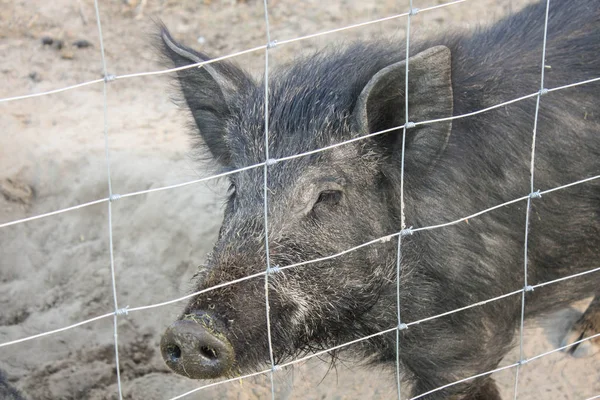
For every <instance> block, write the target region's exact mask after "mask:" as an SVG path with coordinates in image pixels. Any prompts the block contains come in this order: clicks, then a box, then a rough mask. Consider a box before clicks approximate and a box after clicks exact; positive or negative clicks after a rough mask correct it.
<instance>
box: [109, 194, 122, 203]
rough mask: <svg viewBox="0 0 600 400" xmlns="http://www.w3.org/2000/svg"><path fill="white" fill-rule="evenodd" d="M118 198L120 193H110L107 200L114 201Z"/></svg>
mask: <svg viewBox="0 0 600 400" xmlns="http://www.w3.org/2000/svg"><path fill="white" fill-rule="evenodd" d="M120 198H121V195H120V194H117V193H114V194H111V195H110V197H109V198H108V200H109V201H116V200H119V199H120Z"/></svg>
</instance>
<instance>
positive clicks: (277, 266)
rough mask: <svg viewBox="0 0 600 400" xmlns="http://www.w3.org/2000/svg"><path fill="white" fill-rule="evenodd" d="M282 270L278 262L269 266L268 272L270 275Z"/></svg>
mask: <svg viewBox="0 0 600 400" xmlns="http://www.w3.org/2000/svg"><path fill="white" fill-rule="evenodd" d="M279 272H281V267H280V266H279V265H278V264H275V265H274V266H272V267H271V266H269V268H267V274H269V275H273V274H277V273H279Z"/></svg>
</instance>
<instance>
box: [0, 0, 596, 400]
mask: <svg viewBox="0 0 600 400" xmlns="http://www.w3.org/2000/svg"><path fill="white" fill-rule="evenodd" d="M466 1H468V0H458V1H449V2H446V3H443V4H439V5H436V6H431V7H427V8H422V9H417V8H414V7H413V2H412V0H407V1H406V3H407V4H406V5H405V6H406V8H407V11H406V12H404V13H401V14H397V15H392V16H389V17H385V18H379V19H376V20H372V21H367V22H364V23H358V24H353V25H348V26H343V27H339V28H336V29H332V30H328V31H323V32H319V33H315V34H309V35H305V36H299V37H295V38H291V39H287V40H280V41H275V40H272V38H271V34H270V29H269V5H268V2H267V0H264V17H265V27H266V44H265V45H262V46H258V47H254V48H250V49H246V50H242V51H239V52H235V53H231V54H227V55H224V56H220V57H217V58H213V59H211V60H209V61H204V62H199V63H196V64H190V65H187V66H184V67H178V68H170V69H164V70H160V71H152V72H140V73H131V74H124V75H112V74H110V73H109V72H108V71H109V70H110V68H109V66H107V62H106V57H105V50H104V41H103V35H102V28H101V26H102V25H101V18H100V10H99V3H98V0H95V1H94V6H95V14H96V23H97V27H98V37H99V42H100V53H101V59H102V69H103V75H104V77H103V78H101V79H95V80H91V81H87V82H82V83H79V84H76V85H72V86H68V87H63V88H58V89H54V90H50V91H45V92H40V93H34V94H25V95H17V96H12V97H5V98H0V103H5V102H11V101H19V100H24V99H28V98H32V97H38V96H50V95H53V94H55V93H61V92H65V91H69V90H76V89H78V88H81V87H84V86H88V85H95V84H102V85H103V99H104V100H103V103H104V108H103V118H104V127H103V131H104V144H105V158H106V171H107V178H108V181H107V183H108V185H107V186H108V195H107V197H105V198H101V199H97V200H94V201H90V202H86V203H81V204H78V205H75V206H71V207H66V208H62V209H58V210H54V211H49V212H46V213H42V214H38V215H34V216H30V217H27V218H22V219H17V220H12V221H7V222H3V223H1V224H0V228H7V227H9V226H13V225H18V224H23V223H27V222H29V221H33V220H37V219H41V218H46V217H50V216H54V215H58V214H62V213H67V212H70V211H74V210H78V209H81V208H85V207H89V206H93V205H98V204H104V203H106V206H107V209H108V227H109V232H108V237H109V254H110V270H111V284H112V294H113V303H114V310H112V311H111V312H106V313H105V314H102V315H98V316H96V317H93V318H90V319H87V320H84V321H80V322H77V323H75V324H72V325H69V326H64V327H61V328H59V329H54V330H50V331H45V332H41V333H39V334H34V335H30V336H27V337H23V338H19V339H16V340H11V341H7V342H4V343H0V348H2V347H6V346H11V345H16V344H18V343H22V342H26V341H30V340H34V339H37V338H40V337H43V336H48V335H53V334H56V333H59V332H63V331H66V330H70V329H73V328H76V327H79V326H82V325H85V324H89V323H92V322H94V321H98V320H101V319H107V318H112V319H113V325H114V352H115V360H116V365H117V367H116V376H117V387H118V396H119V399H122V398H123V390H122V386H121V375H120V367H119V365H120V360H119V345H118V329H117V326H118V324H117V322H118V318H122V317H124V316H127V315H128V314H129V313H133V312H137V311H142V310H148V309H153V308H158V307H163V306H166V305H170V304H174V303H179V302H182V301H184V300H186V299H190V298H193V297H195V296H198V295H201V294H204V293H208V292H211V291H214V290H216V289H220V288H224V287H227V286H231V285H234V284H237V283H240V282H243V281H247V280H252V279H263V280H264V295H265V307H266V317H267V320H266V327H267V340H268V345H269V358H270V368H268V369H264V370H261V371H258V372H254V373H251V374H247V375H244V376H241V377H235V378H231V379H225V380H222V381H219V382H214V383H210V384H207V385H204V386H200V387H198V388H196V389H193V390H191V391H189V392H186V393H182V394H181V395H178V396H176V397H173V399H179V398H183V397H186V396H188V395H190V394H192V393H196V392H198V391H201V390H204V389H207V388H209V387H212V386H216V385H221V384H224V383H226V382H231V381H236V380H240V379H246V378H250V377H252V376H257V375H264V374H268V375H269V377H270V385H271V397H272V398H273V399H275V381H274V379H273V376H274V375H275V374H277V372H278V371H279V370H280V369H281V368H284V367H287V366H291V365H294V364H298V363H302V362H305V361H307V360H309V359H311V358H315V357H319V356H321V355H323V354H325V353H328V352H331V351H335V350H339V349H343V348H346V347H348V346H351V345H353V344H356V343H360V342H363V341H367V340H369V339H373V338H375V337H377V336H381V335H385V334H390V333H393V332H395V333H396V382H397V388H396V389H397V397H398V399H400V398H401V381H402V379H401V368H400V350H399V347H400V340H401V338H400V332H401V331H402V330H404V329H408V328H410V327H412V326H415V325H419V324H421V323H424V322H427V321H431V320H434V319H437V318H441V317H445V316H448V315H452V314H455V313H460V312H462V311H465V310H469V309H472V308H475V307H480V306H483V305H485V304H488V303H492V302H495V301H498V300H502V299H506V298H509V297H513V296H520V297H521V316H520V326H519V335H518V337H519V360H518V361H517V362H514V363H512V364H509V365H506V366H503V367H500V368H497V369H494V370H491V371H485V372H482V373H479V374H476V375H473V376H469V377H467V378H464V379H460V380H456V381H455V382H451V383H448V384H447V385H444V386H440V387H437V388H435V389H433V390H430V391H427V392H424V393H421V394H419V395H417V396H415V397H412V398H411V399H417V398H422V397H425V396H428V395H430V394H432V393H435V392H438V391H441V390H444V389H446V388H448V387H451V386H454V385H457V384H460V383H463V382H466V381H470V380H473V379H476V378H479V377H483V376H487V375H490V374H492V373H494V372H499V371H503V370H509V369H514V371H515V379H514V395H513V398H514V399H517V398H518V389H519V371H520V368H521V367H522V365H524V364H526V363H530V362H533V361H535V360H537V359H539V358H542V357H545V356H547V355H550V354H554V353H556V352H558V351H561V350H565V349H567V348H569V347H571V346H576V345H577V344H579V343H582V342H585V341H588V340H592V339H594V338H597V337H599V336H600V333H597V334H594V335H592V336H589V337H586V338H581V339H580V340H578V341H576V342H573V343H570V344H568V345H565V346H561V347H559V348H557V349H553V350H551V351H547V352H544V353H540V354H536V355H533V356H529V357H527V356H526V355H525V354H524V351H523V331H524V320H525V307H526V303H525V298H526V296H525V295H526V293H527V292H531V291H534V290H535V289H537V288H541V287H546V286H551V285H553V284H555V283H559V282H563V281H565V280H569V279H574V278H576V277H581V276H585V275H588V274H593V273H598V272H600V267H598V268H591V269H589V270H588V271H585V272H582V273H577V274H572V275H570V276H565V277H560V278H557V279H553V280H549V281H546V282H539V283H535V284H531V282H528V279H527V277H528V251H529V248H528V242H529V241H528V235H529V224H530V218H531V217H530V213H531V208H532V206H531V204H532V202H533V201H543V200H537V199H539V198H543V197H545V196H546V195H548V196H551V195H552V193H555V192H557V191H561V190H564V189H567V188H571V187H573V186H576V185H584V184H586V183H589V182H592V181H595V180H597V179H600V175H591V176H582V177H581V179H580V180H577V181H574V182H567V183H564V184H563V185H560V186H556V187H549V188H543V189H539V190H536V186H535V181H534V171H535V154H536V153H535V144H536V136H537V126H538V118H539V117H538V114H539V109H540V104H541V103H542V102H543V100H542V97H543V95H545V94H548V93H551V92H556V91H561V90H565V89H569V88H573V87H576V86H581V85H587V84H591V83H594V82H599V81H600V77H597V78H591V79H588V80H584V81H578V82H572V83H569V84H566V85H562V86H557V87H551V88H547V87H545V85H544V72H545V69H546V64H545V53H546V41H547V33H548V15H549V14H548V13H549V10H550V8H551V7H552V4H551V2H550V0H546V2H545V3H546V18H545V21H544V35H543V37H541V38H539V40H540V43H541V46H542V59H541V62H540V77H539V82H540V85H539V87H540V89H539V91H536V92H534V93H530V94H528V95H526V96H521V97H518V98H513V99H510V100H507V101H504V102H501V103H498V104H495V105H493V106H490V107H486V108H482V109H480V110H476V111H473V112H469V113H465V114H461V115H453V116H451V117H446V118H438V119H431V120H426V121H413V120H411V118H410V117H411V116H410V114H409V103H410V93H409V86H408V82H409V79H410V65H409V62H408V60H409V58H410V55H411V54H410V43H411V42H410V40H411V29H410V26H411V19H412V18H414V17H416V16H417V15H418V14H421V13H424V12H428V11H431V10H435V9H440V8H444V7H448V6H452V5H455V4H458V3H463V2H466ZM100 6H101V5H100ZM399 18H406V20H407V24H406V60H407V62H406V66H405V82H406V86H405V93H404V95H405V110H404V113H405V121H404V124H402V125H399V126H396V127H393V128H389V129H385V130H381V131H377V132H373V133H370V134H367V135H362V136H360V137H356V138H353V139H350V140H345V141H340V142H339V143H335V144H333V145H329V146H324V147H321V148H316V149H314V150H310V151H307V152H303V153H298V154H290V155H288V156H285V157H280V158H271V157H270V154H269V112H268V110H269V79H270V78H269V71H270V65H269V52H270V50H271V49H273V48H274V47H276V46H282V45H285V44H288V43H294V42H298V41H302V40H306V39H310V38H315V37H318V36H324V35H328V34H332V33H336V32H342V31H344V30H348V29H356V28H360V27H363V26H366V25H371V24H377V23H381V22H384V21H390V20H395V19H399ZM259 51H264V55H265V65H264V66H265V68H264V81H265V104H264V110H265V115H264V119H265V131H264V147H265V155H264V160H265V161H263V162H260V163H256V164H253V165H249V166H246V167H242V168H238V169H235V170H231V171H227V172H224V173H220V174H215V175H212V176H209V177H205V178H200V179H195V180H191V181H187V182H183V183H179V184H173V185H167V186H163V187H158V188H151V189H146V190H141V191H136V192H129V193H122V194H117V193H114V192H113V189H112V184H111V157H110V151H109V148H110V147H109V137H110V129H109V124H108V120H109V116H110V114H109V107H108V101H107V92H108V91H109V90H110V85H112V84H116V83H115V82H116V81H119V80H123V79H133V78H136V77H142V76H152V75H161V74H169V73H173V72H177V71H180V70H183V69H189V68H202V67H204V66H206V65H208V64H211V63H215V62H219V61H222V60H227V59H231V58H235V57H237V56H241V55H244V54H248V53H252V52H259ZM532 98H535V99H536V107H535V115H534V116H532V119H533V123H534V128H533V133H532V141H531V143H532V146H531V159H530V191H529V193H524V194H523V195H522V196H521V197H518V198H515V199H513V200H510V201H507V202H504V203H501V204H497V205H494V206H492V207H489V208H487V209H484V210H481V211H479V212H476V213H474V214H471V215H467V216H464V217H462V218H459V219H456V220H452V221H448V222H440V223H439V224H435V225H428V226H420V227H419V226H416V227H415V226H411V227H407V226H405V224H404V220H405V214H404V213H405V209H404V198H403V195H404V189H403V187H404V154H405V142H406V135H407V131H410V129H413V128H415V127H418V126H424V125H428V124H435V123H439V122H443V121H452V120H458V119H462V118H468V117H471V116H474V115H478V114H481V113H486V112H489V111H492V110H496V109H500V108H503V107H506V106H508V105H511V104H515V103H518V102H521V101H524V100H527V99H532ZM392 131H399V132H402V161H401V168H402V171H401V175H400V176H401V188H402V189H401V192H400V193H401V199H400V202H401V220H402V226H401V227H400V229H399V230H398V231H397V232H395V233H392V234H389V235H386V236H382V237H379V238H376V239H373V240H370V241H367V242H364V243H361V244H359V245H357V246H354V247H351V248H348V249H345V250H344V251H341V252H338V253H335V254H331V255H328V256H325V257H321V258H316V259H311V260H308V261H303V262H298V263H292V264H288V265H276V266H273V265H272V263H271V261H270V256H269V254H270V252H269V240H268V238H269V231H268V229H269V219H268V193H269V167H270V166H273V165H275V164H278V163H284V162H286V161H289V160H294V159H298V158H302V157H307V156H310V155H313V154H317V153H321V152H326V151H328V150H331V149H334V148H338V147H341V146H345V145H348V144H350V143H354V142H358V141H363V140H365V139H368V138H371V137H375V136H380V135H384V134H386V133H389V132H392ZM259 168H262V170H263V200H264V204H263V205H264V228H265V232H264V237H265V250H266V261H267V263H266V266H265V269H264V271H261V272H258V273H255V274H252V275H248V276H244V277H242V278H239V279H236V280H231V281H227V282H223V283H221V284H218V285H215V286H212V287H209V288H207V289H203V290H199V291H195V292H193V293H190V294H188V295H185V296H182V297H179V298H176V299H168V300H165V301H162V302H159V303H155V304H144V305H139V306H129V305H128V306H126V307H124V308H122V307H119V303H118V301H117V285H118V281H117V279H116V278H115V267H117V268H118V266H115V260H114V252H113V236H112V235H113V228H112V220H113V218H114V217H115V216H114V213H113V210H112V203H113V202H115V201H118V200H121V199H125V198H128V197H134V196H139V195H144V194H150V193H155V192H159V191H165V190H175V189H177V188H180V187H183V186H188V185H193V184H198V183H201V182H206V181H210V180H215V179H218V178H222V177H225V176H229V175H233V174H237V173H240V172H243V171H248V170H252V169H259ZM516 203H525V204H526V211H527V212H526V219H525V221H524V227H525V229H524V236H525V239H524V248H523V252H524V257H523V260H524V265H523V279H524V281H523V287H522V288H519V289H516V290H514V291H511V292H509V293H504V294H502V295H500V296H495V297H491V298H489V299H487V300H485V301H478V302H475V303H473V304H470V305H467V306H464V307H461V308H457V309H454V310H451V311H448V312H444V313H441V314H437V315H432V316H430V317H427V318H424V319H421V320H417V321H410V322H405V321H403V320H402V318H401V314H400V290H401V286H400V277H401V268H402V262H401V260H402V238H403V237H406V236H408V235H418V234H419V232H423V231H431V230H435V229H443V228H445V227H449V226H452V225H456V224H459V223H461V222H465V221H468V220H472V219H475V218H477V217H479V216H481V215H484V214H487V213H489V212H492V211H494V210H498V209H501V208H503V207H506V206H508V205H512V204H516ZM393 239H395V240H397V262H396V289H397V310H396V311H397V324H395V325H394V326H390V327H389V329H385V330H382V331H380V332H378V333H375V334H373V335H369V336H365V337H362V338H359V339H356V340H353V341H349V342H347V343H343V344H341V345H338V346H334V347H331V348H328V349H326V350H322V351H319V352H315V353H313V354H310V355H307V356H305V357H301V358H298V359H294V360H291V361H288V362H285V363H282V364H277V363H276V362H275V359H276V358H275V357H274V354H273V345H272V339H271V321H270V306H269V292H270V289H269V277H270V276H271V275H272V274H274V273H279V272H281V271H285V270H288V269H292V268H299V267H306V268H310V264H314V263H319V262H323V261H327V260H330V259H334V258H338V257H341V256H343V255H346V254H349V253H351V252H354V251H356V250H358V249H362V248H364V247H368V246H371V245H373V244H377V243H383V242H388V241H390V240H393ZM594 398H598V396H595V397H591V398H590V399H589V400H591V399H594Z"/></svg>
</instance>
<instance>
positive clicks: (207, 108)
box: [160, 26, 252, 165]
mask: <svg viewBox="0 0 600 400" xmlns="http://www.w3.org/2000/svg"><path fill="white" fill-rule="evenodd" d="M160 38H161V43H162V46H161V47H162V52H163V54H164V55H165V56H166V57H167V58H168V59H169V60H170V61H171V62H172V63H173V64H174V65H175V67H182V66H186V65H190V64H196V63H200V62H204V61H208V60H210V58H209V57H208V56H206V55H205V54H202V53H199V52H196V51H194V50H192V49H190V48H187V47H185V46H182V45H180V44H179V43H177V42H175V41H174V40H173V38H172V37H171V35H170V34H169V31H168V30H167V29H166V28H165V27H164V26H162V27H161V32H160ZM177 77H178V80H179V83H180V86H181V91H182V92H183V95H184V98H185V101H186V103H187V106H188V107H189V109H190V111H191V113H192V116H193V117H194V121H195V122H196V125H197V126H198V129H199V130H200V135H201V136H202V139H204V142H205V144H206V146H207V147H208V150H209V151H210V153H211V154H212V156H213V157H214V158H215V159H216V160H217V161H218V162H220V163H222V164H224V165H228V164H229V163H230V150H229V148H228V144H227V138H226V137H225V123H226V120H227V118H228V117H229V116H230V115H231V103H232V101H231V100H232V98H233V96H234V95H235V94H236V93H237V92H240V91H242V90H243V89H244V88H247V87H248V85H251V82H252V81H251V79H250V78H249V77H248V76H247V75H246V74H245V73H244V72H243V71H242V70H240V69H239V68H237V67H236V66H234V65H232V64H230V63H227V62H223V61H220V62H215V63H211V64H206V65H204V66H202V67H200V68H198V67H192V68H187V69H183V70H180V71H177Z"/></svg>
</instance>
